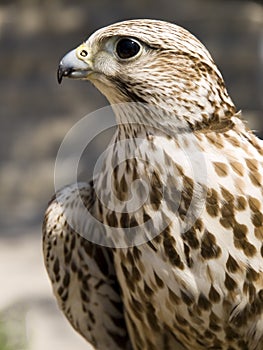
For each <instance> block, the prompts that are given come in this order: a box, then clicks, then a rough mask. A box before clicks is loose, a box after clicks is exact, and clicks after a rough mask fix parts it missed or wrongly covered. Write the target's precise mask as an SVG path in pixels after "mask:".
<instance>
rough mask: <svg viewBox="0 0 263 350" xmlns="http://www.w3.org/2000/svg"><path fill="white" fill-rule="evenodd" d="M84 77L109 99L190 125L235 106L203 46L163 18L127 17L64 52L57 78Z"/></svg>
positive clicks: (221, 115)
mask: <svg viewBox="0 0 263 350" xmlns="http://www.w3.org/2000/svg"><path fill="white" fill-rule="evenodd" d="M64 76H67V77H69V78H74V79H84V80H90V81H91V82H92V83H93V84H94V85H95V86H96V87H97V88H98V89H99V90H100V91H101V92H102V93H103V94H104V95H105V96H106V97H107V99H108V100H109V102H110V103H111V104H116V103H123V102H140V103H147V104H150V105H153V106H158V107H161V108H169V110H172V112H173V113H172V114H173V116H174V120H176V122H177V123H178V121H181V122H182V121H184V122H186V123H187V124H189V125H190V126H195V125H196V124H199V127H200V124H202V123H203V122H204V123H206V124H207V123H208V122H209V121H210V120H219V119H220V118H225V117H228V118H229V117H231V116H232V115H234V114H235V107H234V105H233V103H232V101H231V99H230V97H229V95H228V93H227V91H226V89H225V84H224V81H223V79H222V76H221V74H220V72H219V70H218V69H217V67H216V65H215V64H214V62H213V60H212V58H211V56H210V54H209V53H208V51H207V50H206V48H205V47H204V46H203V45H202V44H201V43H200V41H199V40H197V39H196V38H195V37H194V36H193V35H192V34H190V33H189V32H188V31H187V30H185V29H183V28H181V27H179V26H177V25H174V24H171V23H167V22H164V21H157V20H145V19H139V20H129V21H124V22H120V23H116V24H113V25H110V26H108V27H105V28H102V29H100V30H98V31H96V32H95V33H94V34H93V35H91V36H90V38H89V39H88V40H87V41H86V42H84V43H83V44H81V45H80V46H79V47H77V48H76V49H74V50H72V51H71V52H69V53H68V54H66V55H65V56H64V58H63V59H62V60H61V62H60V65H59V68H58V81H59V82H61V81H62V78H63V77H64Z"/></svg>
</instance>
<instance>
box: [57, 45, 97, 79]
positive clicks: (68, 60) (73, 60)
mask: <svg viewBox="0 0 263 350" xmlns="http://www.w3.org/2000/svg"><path fill="white" fill-rule="evenodd" d="M91 73H92V68H91V64H90V62H89V61H88V60H86V61H82V60H81V59H79V58H78V57H77V55H76V50H72V51H70V52H69V53H67V54H66V55H65V56H64V57H63V58H62V60H61V61H60V63H59V66H58V70H57V79H58V83H59V84H61V82H62V79H63V77H68V78H72V79H87V78H88V76H89V75H90V74H91Z"/></svg>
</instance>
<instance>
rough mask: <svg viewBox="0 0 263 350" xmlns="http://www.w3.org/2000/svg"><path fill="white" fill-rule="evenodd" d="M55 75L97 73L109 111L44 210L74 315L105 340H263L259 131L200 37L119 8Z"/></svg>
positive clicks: (256, 343)
mask: <svg viewBox="0 0 263 350" xmlns="http://www.w3.org/2000/svg"><path fill="white" fill-rule="evenodd" d="M63 77H68V78H74V79H84V80H89V81H91V82H92V83H93V84H94V85H95V87H97V88H98V89H99V90H100V91H101V92H102V94H104V95H105V96H106V97H107V99H108V101H109V102H110V104H111V105H112V108H113V110H114V113H115V116H116V120H117V129H116V132H115V135H114V137H113V140H112V142H111V144H110V148H109V151H108V152H107V155H106V157H105V159H104V161H103V164H102V167H101V171H99V172H98V173H97V174H96V175H95V176H94V178H93V179H92V180H91V181H90V182H88V183H79V184H72V185H69V186H66V187H64V188H63V189H61V190H60V191H58V193H56V195H55V196H54V198H53V199H52V200H51V202H50V204H49V206H48V209H47V211H46V216H45V220H44V224H43V250H44V260H45V265H46V268H47V272H48V274H49V277H50V279H51V283H52V286H53V290H54V293H55V296H56V298H57V301H58V304H59V306H60V308H61V309H62V311H63V312H64V314H65V315H66V317H67V318H68V320H69V322H70V323H71V324H72V326H73V327H74V328H75V329H76V330H77V331H78V332H79V333H80V334H81V335H82V336H84V338H85V339H86V340H87V341H88V342H89V343H90V344H92V345H93V347H94V348H95V349H99V350H111V349H134V350H149V349H150V350H157V349H158V350H160V349H167V350H169V349H173V350H174V349H180V350H181V349H185V350H189V349H191V350H192V349H194V350H204V349H206V350H207V349H211V350H212V349H213V350H220V349H221V350H238V349H242V350H262V349H263V259H262V257H263V220H262V217H263V216H262V212H263V211H262V205H263V193H262V176H263V144H262V141H261V140H259V139H258V138H257V137H256V136H255V135H254V134H253V132H252V131H251V130H250V129H249V128H248V126H247V125H246V124H245V123H244V122H243V120H242V117H241V113H240V112H237V110H236V108H235V105H234V104H233V102H232V100H231V98H230V96H229V95H228V92H227V90H226V87H225V84H224V81H223V78H222V75H221V73H220V72H219V70H218V68H217V67H216V65H215V63H214V61H213V60H212V58H211V56H210V54H209V53H208V51H207V50H206V48H205V47H204V46H203V45H202V44H201V43H200V42H199V40H197V39H196V38H195V37H194V36H193V35H192V34H190V33H189V32H188V31H187V30H185V29H183V28H181V27H180V26H177V25H174V24H171V23H167V22H164V21H159V20H148V19H139V20H128V21H123V22H120V23H115V24H112V25H110V26H108V27H105V28H102V29H100V30H98V31H96V32H95V33H94V34H93V35H91V36H90V37H89V39H88V40H87V41H86V42H84V43H83V44H81V45H80V46H79V47H77V48H76V49H75V50H73V51H70V52H69V53H68V54H66V55H65V56H64V58H63V59H62V60H61V62H60V64H59V68H58V80H59V82H61V81H62V78H63ZM145 184H146V185H147V186H146V185H145ZM136 196H137V197H136ZM136 198H137V199H136ZM135 199H136V200H135ZM133 200H135V202H136V203H139V204H140V205H138V206H137V207H136V205H131V202H132V201H133ZM136 203H135V204H136ZM133 204H134V203H133ZM83 208H84V209H85V210H86V213H85V210H84V209H83ZM89 237H95V238H96V237H100V239H101V240H102V244H99V241H96V240H94V239H89ZM104 239H105V240H104ZM105 242H106V243H105ZM107 242H108V243H107Z"/></svg>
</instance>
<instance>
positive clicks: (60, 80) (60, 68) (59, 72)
mask: <svg viewBox="0 0 263 350" xmlns="http://www.w3.org/2000/svg"><path fill="white" fill-rule="evenodd" d="M63 76H64V70H63V69H62V67H61V66H59V67H58V70H57V80H58V83H59V84H61V82H62V79H63Z"/></svg>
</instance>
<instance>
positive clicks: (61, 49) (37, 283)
mask: <svg viewBox="0 0 263 350" xmlns="http://www.w3.org/2000/svg"><path fill="white" fill-rule="evenodd" d="M131 18H156V19H163V20H167V21H171V22H174V23H177V24H179V25H182V26H184V27H186V28H187V29H188V30H190V31H191V32H192V33H194V34H195V35H196V36H197V37H198V38H199V39H200V40H201V41H202V42H203V43H204V44H205V45H206V46H207V48H208V50H209V51H210V53H211V54H212V56H213V57H214V59H215V61H216V63H217V65H218V67H219V68H220V70H221V72H222V74H223V76H224V78H225V81H226V84H227V87H228V90H229V92H230V95H231V96H232V98H233V100H234V102H235V103H236V106H237V107H238V108H239V109H241V110H242V111H243V115H244V117H245V118H246V119H248V120H249V123H250V125H251V127H252V128H253V129H255V130H256V131H257V133H258V135H260V136H263V119H262V118H263V113H262V104H263V99H262V85H263V64H262V63H263V6H262V4H261V1H257V2H253V1H234V0H233V1H231V0H229V1H227V0H226V1H222V0H184V1H182V0H181V1H180V0H173V1H172V0H162V1H161V2H160V1H157V0H154V1H150V0H140V1H128V0H124V1H121V0H118V1H110V0H96V1H91V0H86V1H84V0H76V1H67V0H53V1H51V0H50V1H48V0H20V1H10V0H9V1H8V0H6V1H3V0H1V1H0V72H1V80H0V120H1V130H0V133H1V135H0V166H1V170H0V274H1V275H0V277H1V288H0V350H14V349H15V350H18V349H20V350H22V349H33V350H42V349H50V350H52V349H56V350H61V349H63V350H69V349H72V348H74V349H78V350H82V349H87V348H88V347H87V345H86V344H85V342H84V341H82V339H81V338H80V337H78V336H77V335H75V333H74V331H72V330H71V329H70V328H69V327H68V326H67V323H66V322H65V321H64V319H63V318H62V316H61V315H60V313H59V312H58V311H57V308H56V306H55V304H54V301H53V298H52V295H51V289H50V285H49V282H48V280H47V277H46V274H45V271H44V269H43V264H42V251H41V222H42V218H43V213H44V210H45V207H46V204H47V202H48V200H49V198H50V197H51V195H52V193H53V191H54V187H53V170H54V162H55V157H56V152H57V150H58V148H59V145H60V142H61V141H62V139H63V137H64V135H65V133H66V132H67V131H68V130H69V129H70V128H71V127H72V126H73V125H74V124H75V123H76V122H77V121H78V120H79V119H80V118H82V117H83V116H84V115H86V114H87V113H89V112H91V111H94V110H96V109H98V108H100V107H103V106H105V105H107V101H106V100H105V98H104V97H103V96H101V95H100V93H99V92H97V91H96V90H95V88H94V87H92V86H91V85H90V84H89V83H86V82H79V81H69V80H65V81H64V82H63V84H62V86H59V85H58V84H57V82H56V69H57V65H58V62H59V60H60V58H61V57H62V56H63V55H64V54H65V53H66V52H67V51H69V50H70V49H72V48H74V47H76V46H77V45H78V44H79V43H81V42H82V41H83V40H84V39H86V38H87V37H88V36H89V35H90V34H91V33H92V32H93V31H95V30H96V29H98V28H100V27H102V26H106V25H107V24H110V23H113V22H116V21H120V20H124V19H131ZM103 147H104V146H103V140H101V142H100V141H99V142H96V143H95V144H94V146H93V148H92V150H91V151H90V157H91V163H92V162H93V161H94V159H95V158H96V154H97V153H98V152H99V151H100V149H101V148H103Z"/></svg>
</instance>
